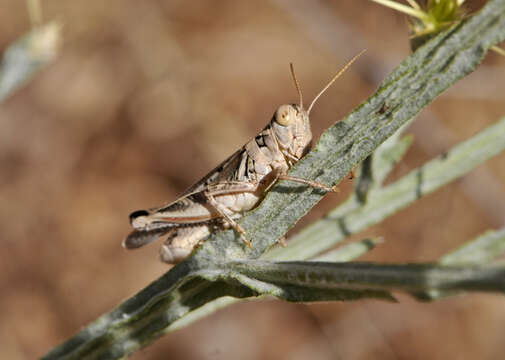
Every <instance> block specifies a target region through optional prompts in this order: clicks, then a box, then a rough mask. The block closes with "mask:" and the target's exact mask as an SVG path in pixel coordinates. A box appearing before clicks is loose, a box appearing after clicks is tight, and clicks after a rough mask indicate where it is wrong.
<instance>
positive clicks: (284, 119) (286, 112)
mask: <svg viewBox="0 0 505 360" xmlns="http://www.w3.org/2000/svg"><path fill="white" fill-rule="evenodd" d="M296 115H297V110H296V109H295V108H294V107H293V106H292V105H281V106H279V108H278V109H277V111H276V112H275V121H276V122H277V123H278V124H279V125H282V126H288V125H289V124H291V123H292V122H293V121H295V118H296Z"/></svg>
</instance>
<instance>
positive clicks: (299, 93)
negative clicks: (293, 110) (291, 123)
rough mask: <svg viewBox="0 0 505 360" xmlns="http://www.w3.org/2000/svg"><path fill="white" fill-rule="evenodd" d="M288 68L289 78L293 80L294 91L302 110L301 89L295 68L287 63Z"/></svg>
mask: <svg viewBox="0 0 505 360" xmlns="http://www.w3.org/2000/svg"><path fill="white" fill-rule="evenodd" d="M289 68H290V69H291V76H292V77H293V80H294V81H295V86H296V91H297V92H298V98H299V99H300V108H302V109H303V96H302V89H301V88H300V83H299V82H298V79H297V78H296V75H295V68H294V66H293V63H289Z"/></svg>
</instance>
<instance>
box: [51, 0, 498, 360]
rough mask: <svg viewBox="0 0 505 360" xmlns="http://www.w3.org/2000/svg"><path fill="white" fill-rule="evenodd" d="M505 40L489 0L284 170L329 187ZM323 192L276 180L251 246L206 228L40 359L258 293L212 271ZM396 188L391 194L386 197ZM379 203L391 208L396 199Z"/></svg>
mask: <svg viewBox="0 0 505 360" xmlns="http://www.w3.org/2000/svg"><path fill="white" fill-rule="evenodd" d="M504 38H505V0H490V1H489V2H488V3H487V5H486V6H485V7H484V8H483V9H482V10H481V11H480V12H479V13H478V14H476V15H475V16H473V17H471V18H468V19H465V20H464V21H462V22H461V23H459V24H458V25H457V26H455V27H452V28H450V29H449V30H448V31H446V32H444V33H441V34H440V35H438V36H437V37H435V38H434V39H433V40H432V41H430V42H428V43H427V44H426V45H424V46H423V47H421V48H419V50H418V51H417V52H416V53H414V54H413V55H412V56H410V57H409V58H408V59H407V60H405V61H404V62H403V63H402V64H401V65H400V66H399V67H398V68H397V69H396V70H395V71H394V72H393V73H392V74H391V75H390V76H389V77H388V78H387V79H386V80H385V81H384V82H383V84H382V85H381V87H380V88H379V90H378V91H377V93H376V94H375V95H373V96H372V97H370V98H369V99H368V100H367V101H366V102H365V103H363V104H362V105H361V106H359V107H358V108H357V109H356V110H354V111H353V112H352V113H351V114H350V115H349V116H348V117H347V118H346V119H345V120H343V121H341V122H338V123H337V124H335V125H333V126H332V127H330V128H329V129H328V130H327V131H326V132H325V133H324V134H323V135H322V136H321V139H320V141H319V143H318V145H317V146H316V148H315V149H314V150H313V151H312V152H310V153H309V154H307V156H305V157H304V159H302V160H301V161H300V162H299V163H298V164H297V166H296V167H295V168H294V169H293V170H292V171H291V172H290V175H292V176H297V177H302V178H306V179H311V180H317V181H320V182H323V183H326V184H331V185H333V184H336V183H338V182H339V180H340V179H342V178H343V177H344V176H345V174H347V173H348V172H349V171H350V170H351V169H352V168H353V167H354V166H356V164H358V163H359V162H360V161H362V160H363V159H365V158H366V157H367V156H368V155H370V154H371V152H372V151H373V150H374V149H376V148H377V147H378V146H379V145H380V144H381V143H382V142H384V141H385V140H386V139H387V138H388V137H389V136H391V135H392V134H394V133H395V132H396V131H397V130H398V129H399V128H400V127H401V126H402V125H404V124H405V123H406V122H407V121H409V120H410V119H412V118H413V117H414V116H415V115H417V113H418V112H419V111H420V110H421V109H422V108H423V107H424V106H426V105H428V104H429V103H430V102H432V101H433V100H434V99H435V98H436V97H437V96H438V95H439V94H440V93H441V92H443V91H444V90H446V89H447V88H448V87H449V86H451V85H452V84H454V83H455V82H456V81H457V80H459V79H461V78H462V77H463V76H465V75H467V74H468V73H470V72H471V71H473V70H474V69H475V68H476V67H477V65H478V64H479V63H480V62H481V61H482V59H483V57H484V56H485V54H486V52H487V50H488V49H489V47H490V46H492V45H494V44H496V43H498V42H500V41H502V40H503V39H504ZM421 180H423V181H417V182H415V184H416V185H417V186H418V185H419V184H422V186H418V187H419V188H420V189H421V193H422V192H423V191H425V186H427V187H429V186H430V184H432V183H433V182H436V180H433V179H431V180H429V181H425V180H426V179H424V178H423V179H421ZM404 186H405V187H408V186H409V183H408V182H407V183H406V184H404ZM323 195H324V194H323V193H321V192H319V191H317V190H314V189H308V188H304V187H301V186H298V185H294V184H292V183H289V182H285V181H281V182H280V183H279V184H277V185H276V186H274V188H273V189H272V190H271V191H270V192H269V194H268V195H267V196H266V198H265V200H264V201H263V202H262V204H261V205H260V206H259V207H258V208H256V209H255V210H253V211H251V212H250V213H248V214H247V215H246V216H245V217H244V218H243V219H242V220H241V221H240V224H241V226H242V227H243V228H244V229H245V230H246V231H247V234H248V238H249V239H250V240H252V242H253V244H254V249H248V248H247V247H245V246H244V244H243V243H242V242H241V241H240V239H239V237H238V236H237V235H236V234H234V233H233V232H232V231H224V232H219V233H217V234H214V235H212V236H211V237H210V239H208V240H207V241H206V242H205V243H204V244H203V245H202V246H201V247H200V248H198V249H197V250H196V251H195V252H194V254H193V256H191V257H190V258H188V259H187V260H186V261H184V262H182V263H180V264H179V265H177V266H175V267H174V268H172V269H171V270H170V271H169V272H167V273H166V274H165V275H164V276H162V277H161V278H160V279H158V280H156V281H155V282H154V283H152V284H151V285H149V286H148V287H146V288H145V289H144V290H142V291H141V292H140V293H139V294H137V295H135V296H134V297H132V298H130V299H128V300H127V301H125V302H124V303H123V304H121V305H120V306H119V307H118V308H116V309H115V310H113V311H112V312H110V313H109V314H106V315H103V316H102V317H100V318H99V319H98V320H96V321H95V322H93V323H92V324H91V325H89V326H88V327H86V328H85V329H83V330H82V331H81V332H80V333H79V334H77V335H76V336H75V337H73V338H71V339H70V340H68V341H67V342H66V343H64V344H62V345H60V346H59V347H57V348H55V349H54V350H53V351H51V352H50V353H49V354H48V355H47V356H46V359H56V358H58V359H62V358H65V359H70V358H79V359H82V358H108V359H113V358H120V357H124V356H126V355H128V354H131V353H132V352H133V351H135V350H137V349H139V348H141V347H143V346H145V345H146V344H148V343H150V342H152V341H154V340H155V339H156V338H157V337H159V336H160V335H162V334H163V333H164V332H165V331H167V328H168V327H169V326H170V325H171V324H173V323H175V321H176V320H178V319H181V318H182V317H183V316H184V315H186V314H188V313H189V312H191V311H192V310H194V309H196V308H198V307H200V306H202V305H204V304H205V303H208V302H209V301H211V300H214V299H216V298H219V297H222V296H227V295H228V296H233V297H237V298H244V297H250V296H254V295H255V292H254V291H252V290H251V288H249V287H244V286H231V285H230V278H225V277H223V278H222V279H219V274H218V273H216V272H213V270H212V269H215V264H216V263H225V262H227V261H242V260H246V259H255V258H258V257H259V256H261V255H262V254H263V253H264V252H265V251H266V250H267V249H269V248H270V247H271V246H272V245H273V244H275V242H276V240H277V239H278V238H279V237H280V236H282V235H283V234H284V233H285V232H286V231H287V230H288V229H289V228H291V227H292V226H293V225H294V224H295V223H296V221H297V220H298V219H299V218H300V217H302V216H303V215H304V214H305V213H306V212H308V211H309V210H310V208H311V207H312V206H314V205H315V204H316V203H317V202H318V201H319V200H320V199H321V197H322V196H323ZM394 195H395V194H394V193H393V194H390V196H391V197H392V199H394ZM385 204H386V205H388V208H387V209H385V213H388V212H389V211H390V210H391V209H392V208H393V207H394V204H390V203H387V202H385ZM375 216H377V217H379V216H384V211H380V212H379V211H377V210H376V211H375V212H373V211H372V212H371V214H370V219H369V221H371V219H372V218H374V217H375ZM355 222H356V224H359V223H360V222H359V220H355ZM205 269H207V271H206V272H205V273H204V274H202V272H204V271H205ZM213 276H214V278H213ZM206 279H213V281H209V280H206ZM374 291H375V290H374ZM380 291H382V290H379V292H380ZM350 295H352V294H350Z"/></svg>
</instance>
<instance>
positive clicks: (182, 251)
mask: <svg viewBox="0 0 505 360" xmlns="http://www.w3.org/2000/svg"><path fill="white" fill-rule="evenodd" d="M209 226H211V225H209V224H204V225H199V226H190V227H181V228H178V229H177V230H176V231H174V232H173V233H171V234H170V235H169V236H168V238H167V239H166V240H165V241H164V242H163V245H161V248H160V260H161V261H162V262H164V263H167V264H177V263H179V262H181V261H182V260H184V259H185V258H186V257H188V256H189V254H191V253H192V252H193V250H194V249H195V248H196V246H197V245H198V244H200V243H201V242H202V241H203V240H205V238H206V237H207V236H209V234H210V228H209Z"/></svg>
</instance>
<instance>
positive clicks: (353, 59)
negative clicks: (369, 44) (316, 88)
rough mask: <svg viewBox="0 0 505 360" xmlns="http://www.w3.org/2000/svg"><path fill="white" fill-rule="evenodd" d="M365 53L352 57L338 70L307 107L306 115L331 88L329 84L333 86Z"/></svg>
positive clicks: (362, 51)
mask: <svg viewBox="0 0 505 360" xmlns="http://www.w3.org/2000/svg"><path fill="white" fill-rule="evenodd" d="M365 51H366V49H364V50H361V52H360V53H359V54H357V55H354V57H353V58H352V59H351V60H349V62H348V63H347V64H345V66H344V67H343V68H342V70H340V71H339V72H338V73H337V75H335V76H334V77H333V79H331V80H330V82H329V83H328V84H327V85H326V86H325V87H324V88H323V90H321V91H320V92H319V94H317V95H316V97H315V98H314V100H312V103H311V104H310V106H309V108H308V110H307V115H308V114H310V110H312V107H313V106H314V104H315V103H316V101H317V99H319V97H320V96H321V95H323V94H324V92H325V91H326V90H328V88H329V87H330V86H331V84H333V83H334V82H335V80H337V79H338V78H339V77H340V75H342V74H343V73H344V72H345V71H346V70H347V69H348V68H349V66H351V64H352V63H353V62H355V61H356V59H357V58H359V57H360V56H361V55H362V54H363V53H364V52H365Z"/></svg>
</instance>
